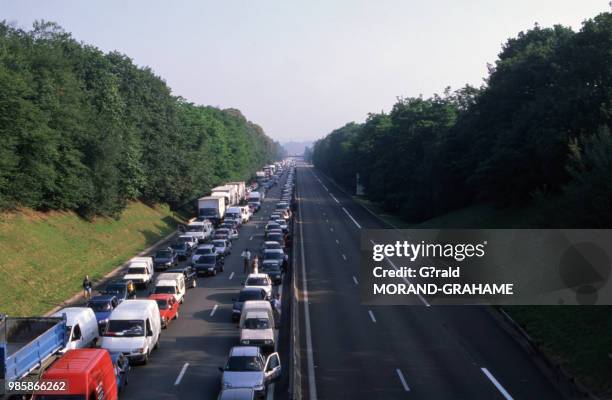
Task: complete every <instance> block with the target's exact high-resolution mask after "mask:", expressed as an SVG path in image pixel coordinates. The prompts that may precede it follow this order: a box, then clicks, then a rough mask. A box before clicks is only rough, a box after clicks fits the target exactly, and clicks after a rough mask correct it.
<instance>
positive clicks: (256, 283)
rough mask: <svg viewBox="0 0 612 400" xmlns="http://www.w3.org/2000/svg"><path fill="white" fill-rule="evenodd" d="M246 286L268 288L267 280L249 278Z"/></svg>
mask: <svg viewBox="0 0 612 400" xmlns="http://www.w3.org/2000/svg"><path fill="white" fill-rule="evenodd" d="M246 286H268V279H267V278H263V277H262V278H249V279H247V281H246Z"/></svg>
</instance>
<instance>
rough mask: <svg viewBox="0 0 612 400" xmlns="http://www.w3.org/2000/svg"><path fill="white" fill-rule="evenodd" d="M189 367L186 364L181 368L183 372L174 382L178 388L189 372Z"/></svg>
mask: <svg viewBox="0 0 612 400" xmlns="http://www.w3.org/2000/svg"><path fill="white" fill-rule="evenodd" d="M187 367H189V363H185V365H183V368H181V372H179V374H178V377H177V378H176V380H175V381H174V386H178V385H179V383H181V380H183V376H184V375H185V371H187Z"/></svg>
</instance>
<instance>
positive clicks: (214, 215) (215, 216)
mask: <svg viewBox="0 0 612 400" xmlns="http://www.w3.org/2000/svg"><path fill="white" fill-rule="evenodd" d="M224 216H225V198H224V197H218V196H207V197H201V198H199V199H198V217H200V218H206V219H208V220H210V221H211V222H212V223H214V224H216V223H218V222H220V221H221V220H222V219H223V217H224Z"/></svg>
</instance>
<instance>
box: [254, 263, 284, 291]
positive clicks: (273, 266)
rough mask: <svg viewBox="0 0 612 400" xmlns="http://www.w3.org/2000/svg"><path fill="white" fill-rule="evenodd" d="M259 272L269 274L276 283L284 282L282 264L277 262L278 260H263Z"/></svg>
mask: <svg viewBox="0 0 612 400" xmlns="http://www.w3.org/2000/svg"><path fill="white" fill-rule="evenodd" d="M259 272H263V273H264V274H268V276H269V277H270V279H271V280H272V283H274V284H275V285H280V284H281V283H282V282H283V271H282V269H281V264H279V263H278V262H276V260H263V262H262V263H261V267H259Z"/></svg>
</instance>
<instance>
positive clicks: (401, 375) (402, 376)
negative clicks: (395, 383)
mask: <svg viewBox="0 0 612 400" xmlns="http://www.w3.org/2000/svg"><path fill="white" fill-rule="evenodd" d="M395 372H396V373H397V376H399V379H400V382H402V386H403V387H404V390H405V391H407V392H409V391H410V386H408V383H407V382H406V379H405V378H404V374H402V371H400V369H399V368H397V369H396V370H395Z"/></svg>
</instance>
